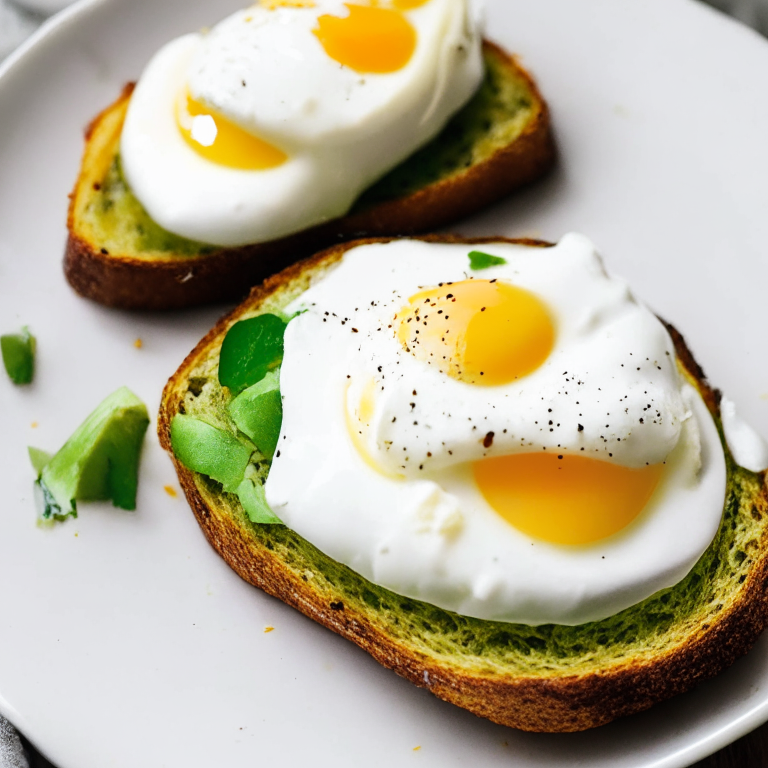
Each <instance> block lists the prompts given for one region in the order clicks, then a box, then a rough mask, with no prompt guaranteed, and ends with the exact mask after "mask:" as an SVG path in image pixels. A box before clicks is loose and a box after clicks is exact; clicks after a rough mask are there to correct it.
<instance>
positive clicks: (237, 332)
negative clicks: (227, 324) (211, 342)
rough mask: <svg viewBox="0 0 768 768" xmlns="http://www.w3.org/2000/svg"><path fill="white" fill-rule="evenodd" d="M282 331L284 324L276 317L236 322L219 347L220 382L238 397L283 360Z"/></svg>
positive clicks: (267, 316) (265, 316) (262, 317)
mask: <svg viewBox="0 0 768 768" xmlns="http://www.w3.org/2000/svg"><path fill="white" fill-rule="evenodd" d="M285 328H286V323H285V321H284V320H282V319H281V318H279V317H277V315H258V316H257V317H252V318H250V319H249V320H242V321H240V322H239V323H235V324H234V325H233V326H232V327H231V328H230V329H229V331H228V333H227V335H226V337H225V338H224V343H223V344H222V345H221V355H220V357H219V383H220V384H221V385H222V386H223V387H229V389H230V390H231V391H232V394H233V395H239V394H240V393H241V392H242V391H243V390H245V389H247V388H248V387H251V386H253V385H254V384H256V383H258V382H259V381H261V380H262V379H263V378H264V377H265V376H266V375H267V373H269V371H272V370H274V369H275V368H277V367H278V366H279V365H280V363H282V361H283V337H284V336H285Z"/></svg>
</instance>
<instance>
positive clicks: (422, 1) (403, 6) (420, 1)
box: [392, 0, 429, 11]
mask: <svg viewBox="0 0 768 768" xmlns="http://www.w3.org/2000/svg"><path fill="white" fill-rule="evenodd" d="M428 2H429V0H392V5H393V6H394V7H395V8H397V10H398V11H411V10H413V9H414V8H421V6H422V5H426V4H427V3H428Z"/></svg>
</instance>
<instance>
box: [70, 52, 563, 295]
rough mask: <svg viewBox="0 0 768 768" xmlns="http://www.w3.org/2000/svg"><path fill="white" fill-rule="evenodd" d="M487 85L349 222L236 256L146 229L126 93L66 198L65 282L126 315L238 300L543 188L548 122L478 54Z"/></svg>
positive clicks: (533, 95)
mask: <svg viewBox="0 0 768 768" xmlns="http://www.w3.org/2000/svg"><path fill="white" fill-rule="evenodd" d="M484 58H485V64H486V77H485V80H484V82H483V84H482V86H481V88H480V90H479V91H478V93H477V94H476V95H475V96H474V97H473V99H472V100H471V101H470V102H469V104H467V105H466V106H465V107H464V108H463V109H462V110H461V111H460V112H459V113H458V114H457V115H455V116H454V118H453V119H452V120H451V121H450V123H449V124H448V125H447V126H446V128H445V129H444V130H443V131H442V133H441V134H440V135H439V136H438V137H437V138H435V139H434V140H433V141H432V142H431V143H430V144H428V145H427V146H425V147H423V148H422V149H421V150H419V151H418V152H416V153H415V154H414V155H412V156H411V157H410V158H408V159H407V160H406V161H405V162H404V163H402V164H401V165H399V166H398V167H397V168H395V169H394V170H393V171H391V172H390V173H389V174H387V175H386V176H385V177H384V178H383V179H381V180H380V181H379V182H377V183H376V184H374V185H373V186H372V187H370V188H369V189H368V190H367V191H366V192H365V193H364V194H363V195H362V196H361V197H360V199H359V200H358V201H357V203H356V204H355V206H354V208H353V209H352V211H350V213H349V214H348V215H347V216H345V217H343V218H341V219H337V220H334V221H330V222H327V223H325V224H322V225H319V226H315V227H312V228H310V229H307V230H305V231H303V232H299V233H298V234H295V235H291V236H289V237H285V238H281V239H279V240H274V241H271V242H267V243H260V244H258V245H249V246H244V247H241V248H216V247H213V246H208V245H205V244H203V243H197V242H193V241H191V240H185V239H184V238H181V237H178V236H176V235H173V234H171V233H170V232H167V231H166V230H164V229H162V228H161V227H160V226H159V225H158V224H156V223H155V222H154V221H153V220H152V219H151V218H150V217H149V216H148V214H147V213H146V211H145V210H144V209H143V207H142V206H141V204H140V203H139V201H138V200H137V199H136V198H135V197H134V196H133V195H132V194H131V192H130V190H129V189H128V187H127V186H126V184H125V181H124V180H123V177H122V174H121V171H120V156H119V140H120V133H121V130H122V125H123V121H124V119H125V113H126V110H127V109H128V103H129V101H130V98H131V93H132V90H133V86H131V85H129V86H126V88H125V89H124V91H123V93H122V95H121V96H120V98H119V99H118V100H117V101H116V102H115V103H114V104H112V105H111V106H110V107H108V108H107V109H106V110H105V111H104V112H102V113H101V114H100V115H99V116H98V117H97V118H96V119H95V120H94V121H93V122H92V123H91V125H90V127H89V128H88V130H87V132H86V146H85V154H84V156H83V161H82V167H81V169H80V176H79V178H78V180H77V183H76V186H75V189H74V191H73V192H72V195H71V203H70V208H69V219H68V227H69V240H68V242H67V249H66V255H65V259H64V271H65V274H66V276H67V280H68V281H69V282H70V284H71V285H72V287H73V288H74V289H75V290H76V291H77V292H78V293H79V294H81V295H82V296H85V297H86V298H89V299H93V300H94V301H98V302H99V303H101V304H106V305H107V306H112V307H121V308H125V309H177V308H181V307H188V306H194V305H199V304H205V303H211V302H217V301H224V300H231V299H240V298H242V297H244V296H245V295H246V294H247V293H248V289H249V288H250V287H251V286H252V285H255V284H256V283H257V282H260V281H261V280H263V279H264V278H265V277H267V276H268V275H271V274H274V273H275V272H277V271H279V270H280V269H282V268H283V267H285V266H286V265H288V264H290V263H293V262H295V261H297V260H298V259H299V258H302V257H304V256H308V255H310V254H312V253H314V252H316V251H317V250H319V249H320V248H325V247H327V246H330V245H333V244H334V243H337V242H339V241H340V240H349V239H351V238H353V237H362V236H367V235H371V236H373V235H400V234H413V233H417V232H429V231H433V230H435V229H439V228H440V227H444V226H446V225H448V224H451V223H453V222H455V221H457V220H458V219H460V218H462V217H464V216H468V215H469V214H471V213H474V212H475V211H478V210H480V209H482V208H484V207H486V206H488V205H489V204H490V203H492V202H494V201H495V200H498V199H499V198H501V197H503V196H504V195H506V194H508V193H509V192H511V191H512V190H514V189H516V188H518V187H520V186H522V185H523V184H526V183H528V182H531V181H533V180H534V179H536V178H538V177H539V176H541V175H542V174H543V173H544V172H545V171H546V170H547V169H548V168H549V167H550V166H551V164H552V162H553V159H554V146H553V142H552V136H551V133H550V121H549V111H548V109H547V106H546V104H545V102H544V100H543V99H542V98H541V95H540V94H539V91H538V89H537V88H536V85H535V83H534V82H533V80H532V79H531V77H530V76H529V75H528V73H527V72H526V71H525V70H524V69H523V68H522V67H521V66H520V65H519V63H518V62H517V61H516V59H515V58H514V57H512V56H510V55H508V54H507V53H505V52H504V51H503V50H502V49H501V48H499V47H497V46H495V45H493V44H492V43H488V42H486V43H485V44H484Z"/></svg>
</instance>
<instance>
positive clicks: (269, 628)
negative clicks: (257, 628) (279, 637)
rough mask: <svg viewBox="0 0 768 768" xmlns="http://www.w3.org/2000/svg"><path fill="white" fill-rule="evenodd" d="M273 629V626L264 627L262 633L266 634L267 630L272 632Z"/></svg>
mask: <svg viewBox="0 0 768 768" xmlns="http://www.w3.org/2000/svg"><path fill="white" fill-rule="evenodd" d="M274 631H275V628H274V627H264V634H266V633H267V632H274Z"/></svg>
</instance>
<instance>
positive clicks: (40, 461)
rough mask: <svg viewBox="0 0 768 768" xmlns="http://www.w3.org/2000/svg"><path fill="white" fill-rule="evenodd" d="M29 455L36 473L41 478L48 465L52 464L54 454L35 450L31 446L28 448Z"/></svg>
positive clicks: (38, 449)
mask: <svg viewBox="0 0 768 768" xmlns="http://www.w3.org/2000/svg"><path fill="white" fill-rule="evenodd" d="M27 453H28V454H29V460H30V461H31V462H32V466H33V468H34V470H35V472H37V476H38V477H40V473H41V472H42V471H43V470H44V469H45V467H46V465H47V464H50V462H51V459H52V458H53V454H52V453H48V451H43V450H41V449H40V448H33V447H32V446H31V445H30V446H29V448H27Z"/></svg>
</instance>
